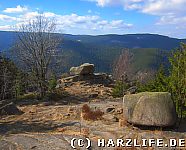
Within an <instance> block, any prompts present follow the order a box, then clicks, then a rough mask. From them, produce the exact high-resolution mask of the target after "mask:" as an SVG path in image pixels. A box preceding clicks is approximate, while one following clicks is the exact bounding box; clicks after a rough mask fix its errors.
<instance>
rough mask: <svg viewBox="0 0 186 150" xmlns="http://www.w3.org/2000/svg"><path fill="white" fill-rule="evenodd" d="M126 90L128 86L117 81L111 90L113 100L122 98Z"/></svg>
mask: <svg viewBox="0 0 186 150" xmlns="http://www.w3.org/2000/svg"><path fill="white" fill-rule="evenodd" d="M128 88H129V86H128V85H127V84H126V83H122V82H121V81H117V82H116V84H115V86H114V88H113V90H112V96H113V97H114V98H116V97H122V96H123V93H124V91H125V90H126V89H128Z"/></svg>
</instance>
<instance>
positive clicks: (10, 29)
mask: <svg viewBox="0 0 186 150" xmlns="http://www.w3.org/2000/svg"><path fill="white" fill-rule="evenodd" d="M0 30H2V31H12V30H13V27H12V26H11V25H4V26H0Z"/></svg>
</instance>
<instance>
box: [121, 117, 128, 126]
mask: <svg viewBox="0 0 186 150" xmlns="http://www.w3.org/2000/svg"><path fill="white" fill-rule="evenodd" d="M128 125H129V124H128V122H127V120H126V119H125V118H124V117H122V118H121V119H119V127H125V126H128Z"/></svg>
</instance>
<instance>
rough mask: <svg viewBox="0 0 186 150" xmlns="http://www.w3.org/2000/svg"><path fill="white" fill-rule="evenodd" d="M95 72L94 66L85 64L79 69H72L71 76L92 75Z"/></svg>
mask: <svg viewBox="0 0 186 150" xmlns="http://www.w3.org/2000/svg"><path fill="white" fill-rule="evenodd" d="M94 70H95V67H94V64H89V63H84V64H82V65H81V66H78V67H72V68H70V74H71V75H90V74H93V73H94Z"/></svg>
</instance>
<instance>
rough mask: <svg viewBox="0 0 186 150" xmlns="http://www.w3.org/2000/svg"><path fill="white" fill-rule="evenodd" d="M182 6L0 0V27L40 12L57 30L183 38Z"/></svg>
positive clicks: (148, 1) (154, 0)
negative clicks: (53, 20)
mask: <svg viewBox="0 0 186 150" xmlns="http://www.w3.org/2000/svg"><path fill="white" fill-rule="evenodd" d="M185 7H186V0H4V1H2V0H1V1H0V30H4V31H7V30H8V31H9V30H15V26H16V25H19V24H21V23H23V22H27V21H28V20H30V19H32V18H34V17H35V16H37V15H38V14H39V13H43V14H44V15H45V16H46V17H52V18H53V17H55V19H56V22H57V25H58V32H61V33H70V34H91V35H100V34H130V33H156V34H162V35H168V36H170V37H177V38H186V32H185V31H186V9H185Z"/></svg>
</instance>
